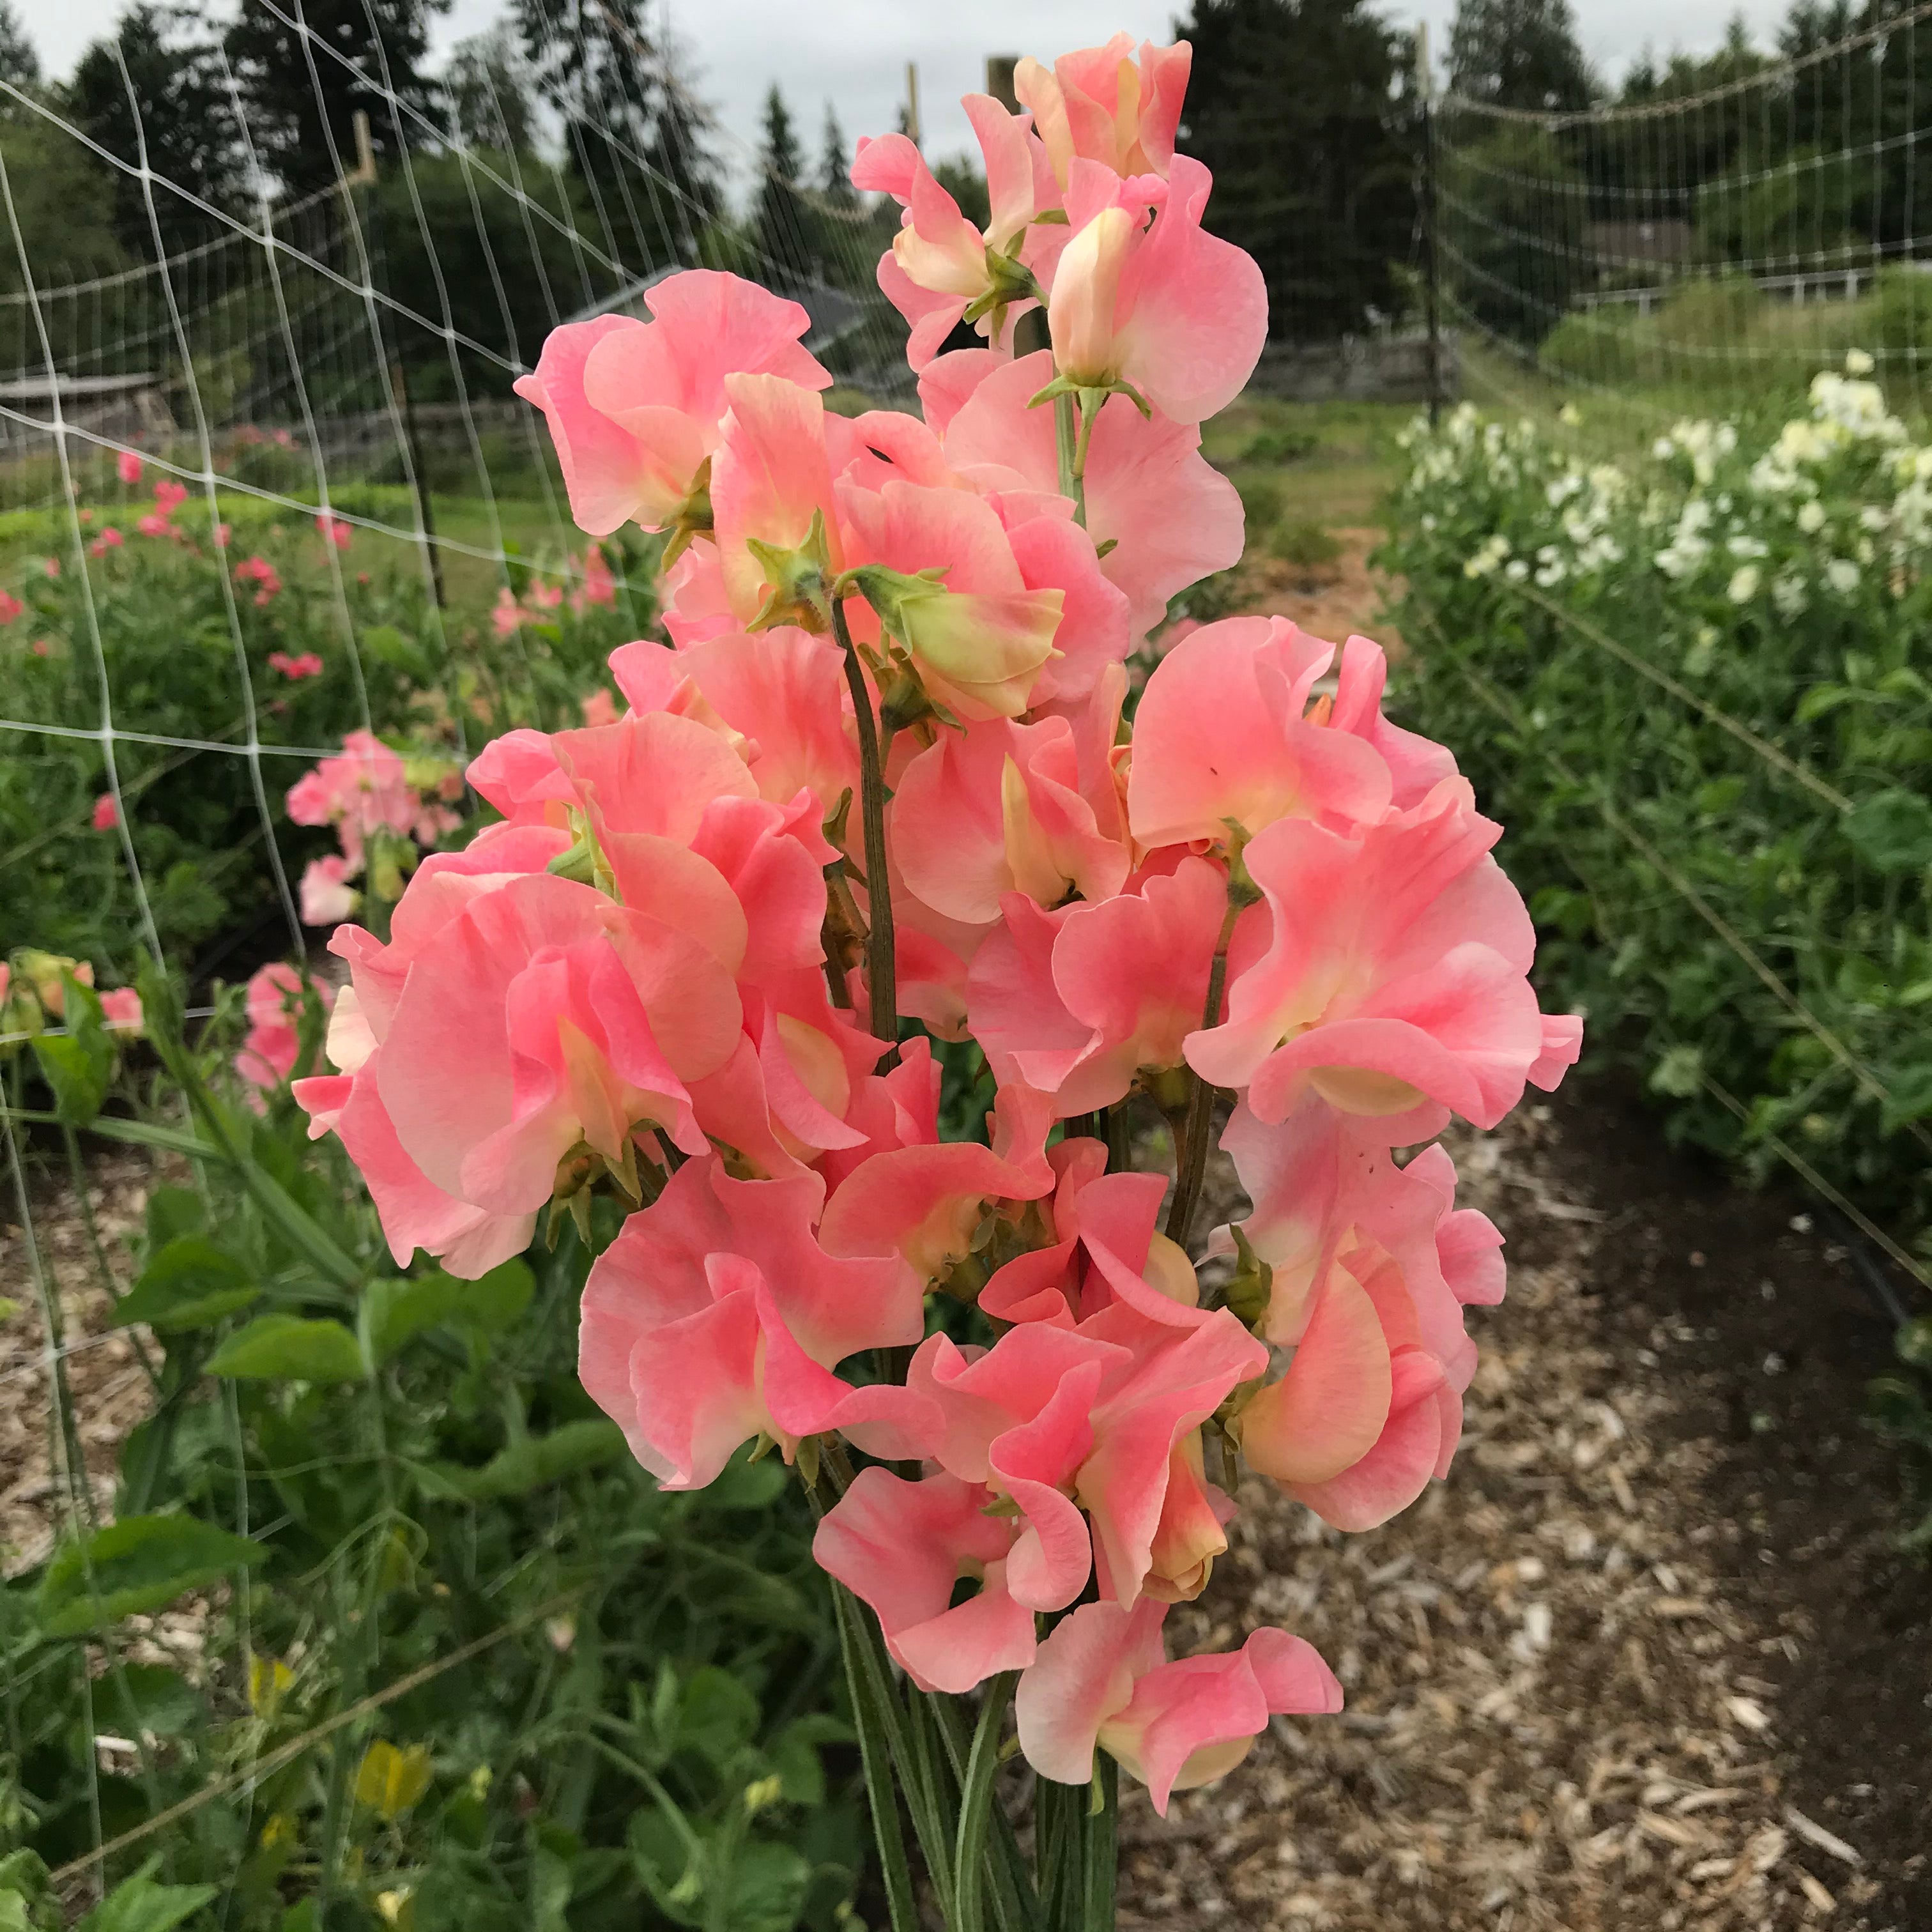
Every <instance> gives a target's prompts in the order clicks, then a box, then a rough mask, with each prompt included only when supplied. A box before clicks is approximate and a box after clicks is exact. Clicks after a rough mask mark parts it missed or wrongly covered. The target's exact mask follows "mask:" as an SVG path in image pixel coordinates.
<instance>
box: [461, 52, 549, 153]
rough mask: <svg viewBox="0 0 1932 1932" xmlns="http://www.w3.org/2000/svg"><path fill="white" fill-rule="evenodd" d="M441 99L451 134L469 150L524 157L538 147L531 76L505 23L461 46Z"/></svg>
mask: <svg viewBox="0 0 1932 1932" xmlns="http://www.w3.org/2000/svg"><path fill="white" fill-rule="evenodd" d="M443 101H444V104H445V107H446V110H447V112H448V115H449V127H450V131H451V133H452V134H453V135H454V136H455V138H456V139H458V140H459V141H460V142H463V144H464V145H466V146H468V147H472V148H502V149H505V150H507V151H508V152H510V153H511V154H524V153H527V152H528V151H529V149H530V148H532V146H533V145H535V142H534V136H535V128H536V104H535V102H534V101H532V99H531V98H530V77H529V71H528V70H527V69H526V68H525V67H524V65H523V59H522V57H521V55H520V54H519V52H518V51H517V45H516V43H515V41H514V40H513V39H512V38H511V35H510V32H509V30H508V28H507V27H506V26H504V25H503V24H502V23H500V22H499V23H498V24H497V25H496V26H493V27H492V28H490V31H488V32H487V34H472V35H471V36H470V37H469V39H468V40H459V41H458V43H457V44H456V46H455V48H454V49H452V51H451V53H450V56H449V65H448V66H447V67H446V68H444V70H443Z"/></svg>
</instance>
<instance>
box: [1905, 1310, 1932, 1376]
mask: <svg viewBox="0 0 1932 1932" xmlns="http://www.w3.org/2000/svg"><path fill="white" fill-rule="evenodd" d="M1897 1348H1898V1359H1899V1360H1900V1361H1901V1362H1909V1363H1911V1364H1912V1366H1913V1367H1915V1368H1919V1369H1932V1315H1920V1316H1915V1317H1914V1318H1913V1319H1912V1320H1911V1321H1909V1322H1906V1324H1905V1325H1904V1326H1903V1328H1900V1330H1899V1331H1898V1342H1897Z"/></svg>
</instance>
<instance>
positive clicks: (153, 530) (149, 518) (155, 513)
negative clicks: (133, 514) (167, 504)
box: [134, 510, 180, 537]
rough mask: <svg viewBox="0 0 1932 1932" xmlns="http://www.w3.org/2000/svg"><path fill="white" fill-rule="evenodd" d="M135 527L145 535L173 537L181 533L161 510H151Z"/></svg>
mask: <svg viewBox="0 0 1932 1932" xmlns="http://www.w3.org/2000/svg"><path fill="white" fill-rule="evenodd" d="M134 527H135V528H136V529H137V530H139V532H140V533H141V535H143V536H144V537H172V536H178V535H180V532H178V530H177V529H175V526H174V525H173V524H172V523H169V521H168V520H167V517H166V515H165V514H163V512H162V511H159V510H150V511H148V514H146V515H145V517H142V519H141V520H140V521H139V523H136V525H135V526H134Z"/></svg>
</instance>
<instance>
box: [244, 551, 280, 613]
mask: <svg viewBox="0 0 1932 1932" xmlns="http://www.w3.org/2000/svg"><path fill="white" fill-rule="evenodd" d="M235 580H236V583H252V584H254V586H255V603H256V605H257V608H260V607H263V606H264V605H266V604H268V603H269V601H270V600H271V599H272V598H274V597H275V596H276V595H278V594H279V592H281V587H282V580H281V577H279V576H278V575H277V574H276V571H275V565H273V564H272V563H271V562H269V560H268V559H267V558H266V557H265V556H251V557H245V558H243V559H242V561H241V562H239V563H238V564H237V565H236V566H235Z"/></svg>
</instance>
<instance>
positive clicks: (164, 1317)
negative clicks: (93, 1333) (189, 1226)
mask: <svg viewBox="0 0 1932 1932" xmlns="http://www.w3.org/2000/svg"><path fill="white" fill-rule="evenodd" d="M176 1191H177V1192H179V1191H180V1190H176ZM196 1205H199V1203H197V1204H196ZM261 1292H262V1291H261V1289H260V1288H259V1287H257V1286H256V1285H255V1283H254V1282H252V1281H251V1280H249V1278H248V1270H247V1269H246V1268H244V1267H243V1266H242V1264H241V1263H240V1262H238V1261H237V1260H236V1259H235V1257H234V1256H233V1255H229V1254H224V1253H223V1252H222V1251H221V1250H220V1249H219V1248H217V1247H216V1246H215V1245H214V1243H213V1242H212V1241H208V1240H207V1239H206V1238H205V1237H203V1236H202V1235H177V1236H176V1237H175V1239H174V1240H172V1241H170V1242H169V1243H168V1244H167V1245H166V1247H163V1248H162V1249H160V1250H159V1251H158V1252H157V1253H156V1254H155V1256H154V1259H152V1260H151V1261H150V1262H148V1265H147V1266H146V1267H145V1268H143V1269H142V1271H141V1274H140V1278H139V1280H137V1281H136V1283H134V1286H133V1287H132V1288H130V1289H129V1290H128V1291H127V1293H126V1294H125V1295H123V1296H122V1297H121V1299H120V1301H119V1302H118V1304H116V1305H115V1310H114V1320H115V1323H116V1324H117V1325H119V1326H121V1327H122V1328H125V1327H126V1326H127V1325H128V1324H129V1323H130V1322H146V1323H147V1324H148V1326H149V1327H150V1328H158V1329H160V1330H162V1331H168V1330H171V1329H178V1328H207V1327H208V1326H210V1325H211V1324H212V1323H214V1322H219V1321H220V1319H222V1317H223V1316H227V1315H233V1313H235V1312H236V1310H238V1309H242V1308H246V1307H248V1304H250V1303H251V1301H256V1300H257V1299H258V1298H260V1295H261Z"/></svg>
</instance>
